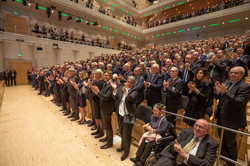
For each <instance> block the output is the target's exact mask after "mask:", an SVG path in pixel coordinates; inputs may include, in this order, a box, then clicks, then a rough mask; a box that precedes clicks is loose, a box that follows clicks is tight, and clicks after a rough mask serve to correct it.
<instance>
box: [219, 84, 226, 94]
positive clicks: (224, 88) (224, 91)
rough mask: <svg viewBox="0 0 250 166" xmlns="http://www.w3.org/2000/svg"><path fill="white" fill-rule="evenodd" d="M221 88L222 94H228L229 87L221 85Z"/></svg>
mask: <svg viewBox="0 0 250 166" xmlns="http://www.w3.org/2000/svg"><path fill="white" fill-rule="evenodd" d="M220 88H221V90H220V91H221V93H226V92H227V86H226V84H221V85H220Z"/></svg>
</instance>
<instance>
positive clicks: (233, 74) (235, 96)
mask: <svg viewBox="0 0 250 166" xmlns="http://www.w3.org/2000/svg"><path fill="white" fill-rule="evenodd" d="M246 72H247V71H246ZM244 74H245V70H244V68H243V67H241V66H237V67H234V68H232V69H231V70H230V73H229V78H230V81H228V82H225V83H222V84H220V83H219V82H218V81H217V82H215V88H216V92H217V98H219V100H220V101H219V104H218V106H217V113H216V117H217V119H218V121H217V123H218V125H221V126H225V127H228V128H231V129H235V130H238V128H243V129H244V128H245V127H246V105H247V102H248V100H249V98H250V86H249V85H248V84H246V83H245V82H244V80H243V79H242V78H243V77H244ZM219 133H220V131H219ZM221 154H222V155H223V156H225V157H228V158H230V159H232V160H235V161H237V144H236V133H232V132H229V131H227V130H225V131H224V136H223V141H222V147H221ZM226 165H227V166H234V165H235V164H232V163H229V162H227V164H226Z"/></svg>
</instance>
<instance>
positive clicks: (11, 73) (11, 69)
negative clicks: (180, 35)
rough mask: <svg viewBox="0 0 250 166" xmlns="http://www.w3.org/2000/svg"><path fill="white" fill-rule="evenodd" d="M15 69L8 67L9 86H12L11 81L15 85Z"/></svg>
mask: <svg viewBox="0 0 250 166" xmlns="http://www.w3.org/2000/svg"><path fill="white" fill-rule="evenodd" d="M16 75H17V74H16V71H15V70H14V69H13V68H10V71H9V76H10V80H11V86H13V82H14V84H15V86H16Z"/></svg>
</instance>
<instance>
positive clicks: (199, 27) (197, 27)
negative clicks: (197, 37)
mask: <svg viewBox="0 0 250 166" xmlns="http://www.w3.org/2000/svg"><path fill="white" fill-rule="evenodd" d="M200 28H201V27H195V28H192V29H200Z"/></svg>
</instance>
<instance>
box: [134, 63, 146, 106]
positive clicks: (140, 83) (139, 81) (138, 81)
mask: <svg viewBox="0 0 250 166" xmlns="http://www.w3.org/2000/svg"><path fill="white" fill-rule="evenodd" d="M134 77H135V84H134V86H135V87H136V89H137V92H138V96H137V98H136V107H137V106H138V105H140V104H141V102H143V100H144V94H143V90H144V78H143V77H142V76H141V68H140V67H136V68H135V69H134Z"/></svg>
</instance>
